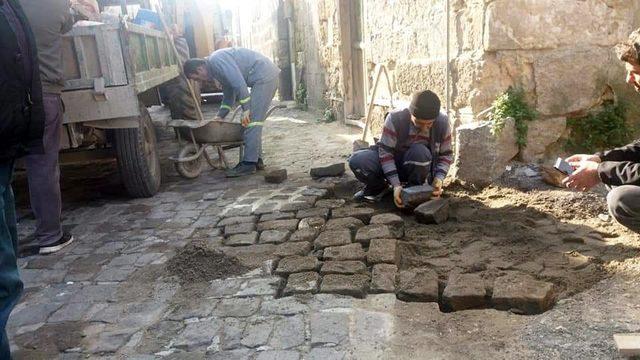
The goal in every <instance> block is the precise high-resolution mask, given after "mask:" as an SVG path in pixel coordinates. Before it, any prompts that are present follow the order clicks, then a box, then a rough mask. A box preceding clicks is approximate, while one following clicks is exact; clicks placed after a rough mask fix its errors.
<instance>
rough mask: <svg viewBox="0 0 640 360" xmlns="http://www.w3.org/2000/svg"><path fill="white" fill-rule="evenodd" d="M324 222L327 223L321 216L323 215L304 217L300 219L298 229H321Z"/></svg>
mask: <svg viewBox="0 0 640 360" xmlns="http://www.w3.org/2000/svg"><path fill="white" fill-rule="evenodd" d="M324 224H325V220H324V218H321V217H310V218H304V219H302V220H300V223H299V224H298V229H308V228H315V229H320V228H322V227H323V226H324Z"/></svg>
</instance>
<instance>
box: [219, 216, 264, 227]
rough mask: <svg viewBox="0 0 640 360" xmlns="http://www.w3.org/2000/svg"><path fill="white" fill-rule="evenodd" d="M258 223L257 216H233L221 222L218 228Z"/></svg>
mask: <svg viewBox="0 0 640 360" xmlns="http://www.w3.org/2000/svg"><path fill="white" fill-rule="evenodd" d="M254 222H256V217H255V216H232V217H228V218H224V219H222V220H220V222H219V223H218V226H227V225H237V224H244V223H254Z"/></svg>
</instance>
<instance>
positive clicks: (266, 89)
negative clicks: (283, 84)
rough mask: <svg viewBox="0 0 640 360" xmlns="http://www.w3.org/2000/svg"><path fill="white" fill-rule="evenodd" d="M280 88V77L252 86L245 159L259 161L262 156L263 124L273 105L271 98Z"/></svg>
mask: <svg viewBox="0 0 640 360" xmlns="http://www.w3.org/2000/svg"><path fill="white" fill-rule="evenodd" d="M277 89H278V77H275V78H274V79H273V80H271V81H267V82H261V83H257V84H254V85H253V86H252V87H251V103H250V106H249V107H250V110H251V123H249V126H248V127H247V128H246V129H245V130H244V134H243V139H244V159H243V161H246V162H257V161H258V159H259V158H261V157H262V126H263V125H264V121H265V120H266V117H267V111H269V107H270V106H271V100H273V97H274V96H275V94H276V90H277Z"/></svg>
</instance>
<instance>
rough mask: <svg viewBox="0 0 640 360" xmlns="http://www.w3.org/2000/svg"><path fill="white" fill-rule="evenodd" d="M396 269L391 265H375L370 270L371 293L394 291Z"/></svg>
mask: <svg viewBox="0 0 640 360" xmlns="http://www.w3.org/2000/svg"><path fill="white" fill-rule="evenodd" d="M397 272H398V267H397V266H396V265H392V264H377V265H374V266H373V268H372V270H371V288H370V289H371V292H372V293H392V292H395V289H396V285H395V283H396V274H397Z"/></svg>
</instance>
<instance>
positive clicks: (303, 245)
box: [273, 241, 312, 257]
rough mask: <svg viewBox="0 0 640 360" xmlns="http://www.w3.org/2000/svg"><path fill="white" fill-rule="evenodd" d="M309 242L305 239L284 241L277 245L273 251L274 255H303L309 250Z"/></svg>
mask: <svg viewBox="0 0 640 360" xmlns="http://www.w3.org/2000/svg"><path fill="white" fill-rule="evenodd" d="M311 248H312V246H311V243H310V242H306V241H300V242H286V243H284V244H280V245H278V247H277V248H276V251H275V252H274V253H273V254H274V255H275V256H279V257H287V256H294V255H300V256H304V255H307V254H308V253H309V252H311Z"/></svg>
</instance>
